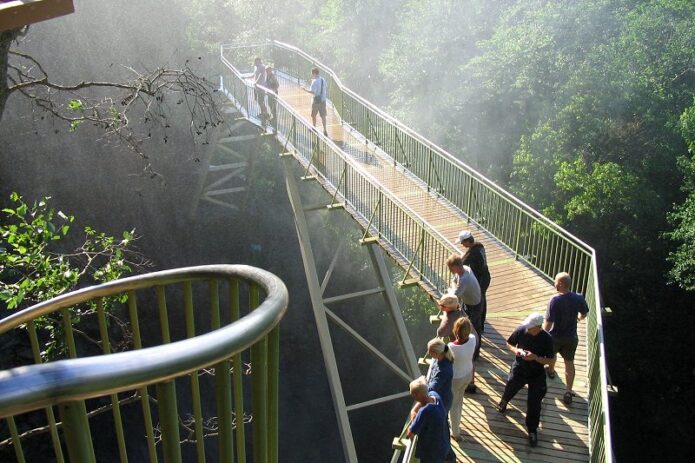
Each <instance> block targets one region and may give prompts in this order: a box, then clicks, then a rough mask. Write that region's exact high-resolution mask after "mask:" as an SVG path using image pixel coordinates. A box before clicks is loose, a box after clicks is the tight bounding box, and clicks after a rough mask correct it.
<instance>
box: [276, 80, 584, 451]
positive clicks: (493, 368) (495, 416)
mask: <svg viewBox="0 0 695 463" xmlns="http://www.w3.org/2000/svg"><path fill="white" fill-rule="evenodd" d="M280 80H281V87H280V97H281V98H282V99H284V100H285V101H286V102H288V103H289V104H291V105H292V106H293V107H294V108H295V110H297V111H298V112H299V113H300V114H301V115H302V116H304V117H305V118H306V119H307V120H309V121H310V111H311V96H310V95H309V94H308V93H306V92H305V91H304V90H302V89H301V88H300V87H299V86H298V85H297V84H296V80H294V81H289V80H285V79H280ZM317 123H318V124H319V125H320V118H317ZM328 134H329V137H330V138H331V139H332V140H333V141H334V142H335V143H336V144H337V145H338V146H340V147H341V148H342V149H343V150H344V151H345V152H346V153H348V155H350V156H351V157H352V158H353V159H354V160H355V161H356V162H357V163H360V164H361V165H362V168H363V169H364V170H365V171H367V172H369V173H370V174H371V175H372V176H373V177H374V178H375V179H376V180H377V181H378V182H379V183H381V185H382V186H383V187H384V188H385V189H387V190H389V191H390V192H392V193H393V194H395V195H397V196H398V197H399V198H400V200H401V201H402V202H403V203H405V204H407V206H408V207H410V208H411V209H412V210H413V211H415V212H416V213H417V214H418V215H419V216H420V217H421V218H422V219H423V220H424V221H425V222H426V223H427V224H428V225H429V226H430V227H432V228H433V229H436V230H437V231H439V233H440V234H441V235H442V236H444V237H446V238H447V239H448V240H449V241H451V242H452V243H453V241H454V240H455V239H456V237H457V236H458V232H459V231H460V230H462V229H470V230H472V232H473V234H474V236H475V238H476V240H478V241H480V242H482V243H483V244H484V245H485V249H486V253H487V258H488V264H489V267H490V273H491V275H492V283H491V285H490V288H489V290H488V293H487V294H488V315H487V323H486V326H485V335H484V336H483V341H482V342H483V345H482V349H481V356H480V359H479V360H478V361H477V362H476V384H477V385H478V393H477V394H470V395H466V397H465V399H464V404H463V414H462V416H463V418H462V424H461V432H462V435H463V436H464V439H463V441H462V444H461V445H460V446H459V445H458V444H456V442H454V441H452V445H454V446H455V451H456V455H457V458H458V461H495V462H497V461H504V462H517V461H521V462H560V461H563V462H564V461H588V460H589V435H588V432H589V431H588V404H587V394H588V384H587V352H586V333H585V331H586V327H585V325H584V324H581V325H580V327H579V348H578V349H577V355H576V358H575V366H576V372H577V373H576V379H575V384H574V391H575V392H576V393H577V397H575V398H574V402H573V403H572V404H571V405H570V406H566V405H564V404H563V403H562V394H563V392H564V373H565V372H564V365H563V361H562V360H561V359H559V360H558V363H557V376H556V378H555V379H554V380H550V379H549V380H548V393H547V395H546V397H545V399H544V401H543V410H542V415H541V426H540V429H539V432H538V434H539V444H538V446H537V447H536V448H531V447H530V446H529V445H528V441H527V434H526V430H525V425H524V416H525V409H526V390H525V389H524V390H522V391H520V392H519V393H518V394H517V396H516V397H515V398H514V399H513V400H512V401H511V402H510V404H509V407H508V411H507V413H506V414H504V415H502V414H500V413H498V412H497V411H496V410H495V408H494V407H495V405H496V404H497V403H498V402H499V400H500V396H501V394H502V391H503V390H504V385H505V383H506V377H507V374H508V372H509V367H510V365H511V363H512V360H513V358H512V355H511V353H510V352H509V351H508V350H507V348H506V346H505V340H506V338H507V337H508V336H509V335H510V334H511V332H512V331H513V330H514V329H515V327H516V326H518V325H519V324H520V323H521V321H522V320H523V319H524V318H525V317H526V315H527V314H528V313H530V312H532V311H539V312H541V313H544V311H545V307H546V305H547V302H548V300H549V299H550V297H552V296H553V295H554V294H555V290H554V288H553V286H552V284H551V283H550V282H549V281H548V280H547V279H545V278H544V277H542V276H540V275H539V274H538V273H537V272H536V271H534V270H533V269H531V268H530V267H527V266H526V265H524V264H522V263H520V262H519V261H517V260H515V259H514V255H513V254H512V253H511V252H510V251H508V250H507V249H506V248H505V247H504V246H502V245H501V244H500V243H499V242H497V241H496V240H495V239H494V238H493V237H491V236H490V235H489V234H488V233H487V232H486V231H485V230H483V229H480V228H479V227H476V226H475V225H473V224H469V223H467V221H466V218H465V217H464V216H463V214H461V213H460V212H457V210H456V209H455V208H453V207H451V206H450V205H449V204H448V203H447V202H446V201H445V200H443V199H441V198H439V197H436V196H435V195H432V194H431V193H428V192H427V191H426V190H425V189H423V188H422V187H421V186H420V185H419V184H418V183H417V182H416V181H415V180H413V179H412V178H411V177H410V176H409V175H407V173H404V171H403V169H402V168H399V167H396V166H394V164H393V162H392V160H391V159H390V158H389V157H388V156H387V155H385V154H384V153H383V152H381V151H380V150H379V149H378V148H377V147H375V146H374V145H373V144H371V143H370V144H369V145H366V144H365V142H364V139H363V138H362V137H361V136H360V135H359V134H356V133H354V132H353V131H352V130H351V129H350V127H348V126H347V125H344V124H342V121H341V120H340V117H339V116H338V114H337V112H336V111H334V110H333V109H332V107H331V106H330V104H329V107H328ZM451 250H452V252H457V251H459V249H456V246H454V245H453V244H452V246H451ZM440 289H444V288H440ZM416 349H417V346H416ZM403 413H404V418H405V415H406V413H407V410H404V412H403Z"/></svg>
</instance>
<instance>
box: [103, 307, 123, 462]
mask: <svg viewBox="0 0 695 463" xmlns="http://www.w3.org/2000/svg"><path fill="white" fill-rule="evenodd" d="M96 307H97V319H98V321H99V336H100V337H101V352H102V354H104V355H109V354H110V353H111V345H110V342H109V330H108V327H107V325H106V312H105V311H104V299H98V300H97V301H96ZM111 411H112V413H113V423H114V428H115V431H116V442H117V443H118V455H119V457H120V458H121V462H125V463H127V462H128V453H127V452H126V448H125V436H124V434H123V420H122V419H121V407H120V405H119V403H118V394H111Z"/></svg>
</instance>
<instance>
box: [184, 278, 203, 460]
mask: <svg viewBox="0 0 695 463" xmlns="http://www.w3.org/2000/svg"><path fill="white" fill-rule="evenodd" d="M183 309H184V316H185V318H186V338H188V339H190V338H194V337H195V318H194V316H193V287H192V284H191V282H190V281H185V282H184V283H183ZM191 395H192V399H193V417H194V419H195V423H194V428H195V447H196V453H197V456H198V463H205V434H204V433H203V411H202V406H201V404H200V382H199V380H198V371H194V372H193V373H191Z"/></svg>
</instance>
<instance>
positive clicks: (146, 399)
mask: <svg viewBox="0 0 695 463" xmlns="http://www.w3.org/2000/svg"><path fill="white" fill-rule="evenodd" d="M128 315H129V317H130V328H131V329H132V330H133V347H134V348H135V349H142V340H141V338H140V322H139V320H138V304H137V298H136V296H135V291H132V290H131V291H128ZM138 393H139V394H140V404H141V406H142V416H143V418H144V419H145V423H144V424H145V434H146V436H147V454H148V456H149V458H150V463H157V448H156V445H155V443H154V430H153V426H152V411H151V410H150V396H149V392H148V391H147V387H141V388H139V389H138Z"/></svg>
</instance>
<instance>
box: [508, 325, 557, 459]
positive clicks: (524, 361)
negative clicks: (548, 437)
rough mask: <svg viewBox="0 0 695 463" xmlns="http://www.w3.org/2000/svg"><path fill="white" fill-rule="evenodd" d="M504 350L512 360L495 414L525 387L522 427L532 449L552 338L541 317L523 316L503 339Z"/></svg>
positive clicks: (535, 437) (536, 435) (551, 349)
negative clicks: (524, 414)
mask: <svg viewBox="0 0 695 463" xmlns="http://www.w3.org/2000/svg"><path fill="white" fill-rule="evenodd" d="M507 347H508V348H509V350H511V351H512V353H514V356H515V358H514V363H513V364H512V368H511V371H510V372H509V377H508V378H507V385H506V386H505V388H504V393H503V394H502V399H501V400H500V403H499V404H498V405H497V411H498V412H500V413H504V412H505V411H506V410H507V404H508V403H509V401H510V400H512V398H513V397H514V396H515V395H516V393H517V392H519V390H520V389H521V388H522V387H524V386H525V385H527V384H528V398H527V402H526V407H527V408H526V428H527V430H528V441H529V444H530V445H531V447H535V446H536V445H537V444H538V423H539V422H540V420H541V402H542V401H543V397H545V393H546V391H547V386H546V383H545V367H544V365H548V364H549V363H550V362H551V361H552V359H553V339H552V338H551V337H550V335H549V334H548V333H547V332H546V331H544V330H543V315H541V314H539V313H535V312H534V313H532V314H530V315H529V316H528V317H526V320H524V323H523V324H522V325H520V326H519V327H518V328H517V329H516V330H514V332H513V333H512V334H511V335H510V336H509V338H508V339H507Z"/></svg>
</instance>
